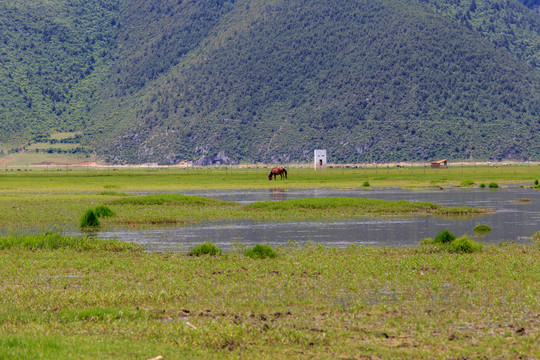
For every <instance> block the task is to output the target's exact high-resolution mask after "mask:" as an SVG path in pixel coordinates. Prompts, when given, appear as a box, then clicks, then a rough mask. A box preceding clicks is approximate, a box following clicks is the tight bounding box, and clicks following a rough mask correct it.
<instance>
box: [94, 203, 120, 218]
mask: <svg viewBox="0 0 540 360" xmlns="http://www.w3.org/2000/svg"><path fill="white" fill-rule="evenodd" d="M95 213H96V216H97V217H101V218H108V217H111V216H114V215H116V214H115V213H114V211H112V210H111V209H109V207H108V206H105V205H100V206H98V207H96V210H95Z"/></svg>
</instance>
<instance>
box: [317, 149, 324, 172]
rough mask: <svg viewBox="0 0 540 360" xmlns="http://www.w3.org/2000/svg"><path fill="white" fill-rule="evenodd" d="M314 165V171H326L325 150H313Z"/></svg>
mask: <svg viewBox="0 0 540 360" xmlns="http://www.w3.org/2000/svg"><path fill="white" fill-rule="evenodd" d="M314 154H315V158H314V165H315V170H325V169H326V150H315V152H314Z"/></svg>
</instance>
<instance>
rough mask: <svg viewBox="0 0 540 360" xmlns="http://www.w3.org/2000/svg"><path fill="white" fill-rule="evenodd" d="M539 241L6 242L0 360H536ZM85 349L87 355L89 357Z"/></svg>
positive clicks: (1, 263) (0, 272) (0, 266)
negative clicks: (227, 245)
mask: <svg viewBox="0 0 540 360" xmlns="http://www.w3.org/2000/svg"><path fill="white" fill-rule="evenodd" d="M539 251H540V247H538V246H536V245H535V244H529V245H516V244H511V243H508V244H504V245H487V246H485V248H484V250H483V251H482V252H473V253H451V252H446V251H442V252H437V253H430V252H426V251H425V250H424V249H423V248H422V247H418V248H391V247H369V246H350V247H347V248H342V249H340V248H329V247H325V246H320V245H316V244H310V245H306V246H300V245H294V244H293V245H288V246H284V247H277V248H276V252H277V253H278V254H279V256H278V257H276V258H274V259H272V260H271V261H254V260H252V259H248V258H246V257H244V255H243V254H242V253H230V254H226V255H223V256H218V257H212V256H201V257H189V256H185V255H184V254H181V253H147V252H142V251H138V252H110V251H102V250H95V251H77V250H72V249H67V248H66V249H62V250H60V251H59V250H47V249H41V250H40V249H37V250H35V249H33V250H32V251H30V250H26V249H24V248H11V249H7V250H2V252H1V256H0V279H1V281H0V288H1V290H2V294H3V296H1V297H0V324H1V325H0V326H1V328H2V331H1V332H0V349H1V354H2V356H3V357H5V358H36V359H43V358H47V359H60V358H61V359H67V360H71V359H91V358H96V357H99V358H115V359H134V358H136V359H150V358H153V357H156V356H158V355H161V356H163V357H164V358H165V359H177V358H230V359H237V358H272V359H290V358H295V359H312V358H377V359H396V358H399V359H431V358H433V357H434V354H436V356H435V357H436V358H442V359H445V358H505V359H510V358H520V357H521V358H539V357H540V350H539V349H538V346H537V340H538V334H539V333H540V322H539V321H538V314H539V313H540V305H539V302H538V296H537V294H538V293H539V292H540V263H539V262H538V257H539V255H540V252H539ZM97 355H99V356H97Z"/></svg>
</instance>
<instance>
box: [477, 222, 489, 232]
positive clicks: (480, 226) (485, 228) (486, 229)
mask: <svg viewBox="0 0 540 360" xmlns="http://www.w3.org/2000/svg"><path fill="white" fill-rule="evenodd" d="M473 230H474V232H475V233H488V232H490V231H491V228H490V227H489V226H487V225H484V224H478V225H476V226H475V227H474V229H473Z"/></svg>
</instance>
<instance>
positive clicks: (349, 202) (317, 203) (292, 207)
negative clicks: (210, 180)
mask: <svg viewBox="0 0 540 360" xmlns="http://www.w3.org/2000/svg"><path fill="white" fill-rule="evenodd" d="M244 209H246V210H257V211H261V210H264V211H287V212H289V213H290V214H294V213H295V212H297V213H301V212H306V211H310V212H312V211H324V213H325V214H326V215H331V214H336V215H337V214H343V213H344V212H349V213H351V214H356V216H359V215H377V214H379V215H398V214H399V215H472V214H486V213H489V212H490V210H488V209H482V208H471V207H466V206H458V207H445V206H441V205H437V204H434V203H430V202H411V201H406V200H398V201H389V200H379V199H363V198H345V197H325V198H303V199H294V200H283V201H262V202H255V203H251V204H248V205H246V206H245V207H244Z"/></svg>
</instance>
